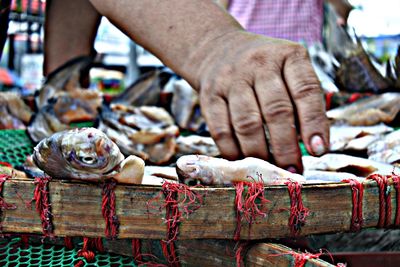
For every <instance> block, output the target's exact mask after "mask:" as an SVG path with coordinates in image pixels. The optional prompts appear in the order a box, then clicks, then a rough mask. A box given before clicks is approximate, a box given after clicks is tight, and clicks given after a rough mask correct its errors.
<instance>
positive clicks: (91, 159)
mask: <svg viewBox="0 0 400 267" xmlns="http://www.w3.org/2000/svg"><path fill="white" fill-rule="evenodd" d="M79 160H80V161H82V162H83V163H86V164H93V163H95V162H96V159H95V158H94V157H90V156H86V157H79Z"/></svg>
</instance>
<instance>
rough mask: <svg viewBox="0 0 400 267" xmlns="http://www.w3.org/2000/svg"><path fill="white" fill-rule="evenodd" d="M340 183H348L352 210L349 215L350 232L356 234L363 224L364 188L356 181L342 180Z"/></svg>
mask: <svg viewBox="0 0 400 267" xmlns="http://www.w3.org/2000/svg"><path fill="white" fill-rule="evenodd" d="M342 182H344V183H349V184H350V187H351V194H352V202H353V209H352V214H351V225H350V230H351V231H352V232H358V231H360V230H361V228H362V225H363V222H364V219H363V213H362V201H363V195H364V187H363V184H362V183H360V182H359V181H358V180H356V179H344V180H342Z"/></svg>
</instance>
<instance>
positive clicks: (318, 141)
mask: <svg viewBox="0 0 400 267" xmlns="http://www.w3.org/2000/svg"><path fill="white" fill-rule="evenodd" d="M311 149H312V151H313V152H314V154H315V155H317V156H320V155H322V154H324V152H325V146H324V141H323V140H322V138H321V137H320V136H319V135H314V136H313V137H312V138H311Z"/></svg>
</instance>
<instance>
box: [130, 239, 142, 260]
mask: <svg viewBox="0 0 400 267" xmlns="http://www.w3.org/2000/svg"><path fill="white" fill-rule="evenodd" d="M140 247H141V245H140V239H137V238H136V239H132V256H133V258H134V259H135V262H141V261H142V260H143V257H142V253H141V252H140Z"/></svg>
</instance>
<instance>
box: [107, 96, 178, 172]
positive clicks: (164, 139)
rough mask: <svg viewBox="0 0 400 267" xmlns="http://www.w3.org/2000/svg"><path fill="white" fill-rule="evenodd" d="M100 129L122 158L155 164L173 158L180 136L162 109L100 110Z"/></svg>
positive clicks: (120, 107) (117, 107)
mask: <svg viewBox="0 0 400 267" xmlns="http://www.w3.org/2000/svg"><path fill="white" fill-rule="evenodd" d="M99 129H100V130H102V131H104V132H105V133H106V134H107V135H108V136H109V137H110V138H111V139H112V140H113V141H114V142H115V143H116V144H117V145H118V146H119V148H120V149H121V151H122V153H124V154H125V155H132V154H133V155H137V156H139V157H141V158H143V159H144V160H149V161H150V162H152V163H156V164H162V163H166V162H168V161H169V160H170V159H171V157H172V156H173V155H174V154H175V149H176V137H177V136H178V135H179V129H178V127H177V126H176V125H174V124H173V119H172V117H171V116H170V115H169V114H168V112H166V111H165V110H164V109H163V108H159V107H147V106H143V107H135V108H134V107H128V106H125V105H122V104H111V105H110V107H106V106H104V107H103V109H102V113H101V120H100V125H99Z"/></svg>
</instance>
